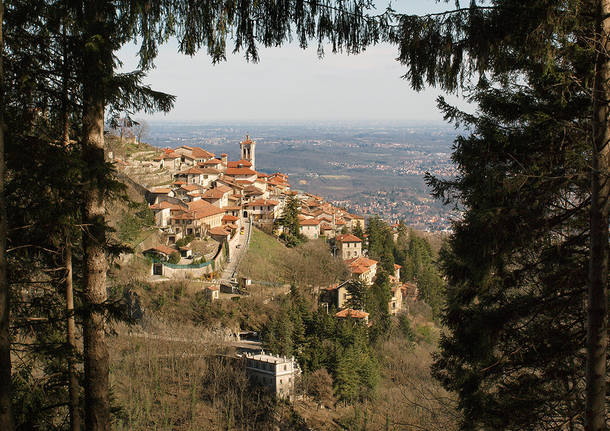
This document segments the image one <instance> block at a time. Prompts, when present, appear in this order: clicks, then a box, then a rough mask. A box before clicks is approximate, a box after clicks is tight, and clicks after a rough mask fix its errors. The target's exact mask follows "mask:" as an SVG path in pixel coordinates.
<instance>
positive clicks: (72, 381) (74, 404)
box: [65, 233, 81, 431]
mask: <svg viewBox="0 0 610 431" xmlns="http://www.w3.org/2000/svg"><path fill="white" fill-rule="evenodd" d="M65 253H66V256H65V259H66V313H67V316H68V318H67V322H66V326H67V328H66V329H67V340H68V345H69V346H70V355H69V356H68V391H69V395H70V400H69V403H68V404H69V410H70V429H71V430H72V431H80V429H81V418H80V409H79V392H80V391H79V384H78V374H77V371H76V359H75V355H76V352H77V347H76V325H75V322H74V290H73V288H72V244H71V242H70V235H69V234H68V233H67V234H66V250H65Z"/></svg>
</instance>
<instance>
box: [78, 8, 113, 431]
mask: <svg viewBox="0 0 610 431" xmlns="http://www.w3.org/2000/svg"><path fill="white" fill-rule="evenodd" d="M104 7H105V4H104V2H99V1H94V2H91V1H85V2H84V8H85V26H86V27H85V29H86V30H85V32H86V33H85V41H84V42H85V47H84V48H83V49H84V59H83V76H82V79H83V93H84V94H83V96H84V100H83V157H84V161H85V162H86V164H87V169H86V171H87V172H88V175H89V178H88V179H87V185H86V187H85V190H84V197H83V219H84V220H83V221H84V225H85V226H86V229H85V232H84V234H83V247H84V260H85V274H84V279H85V308H86V312H85V318H84V323H83V339H84V348H85V349H84V363H85V426H86V429H87V430H88V431H102V430H103V431H106V430H109V429H110V403H109V383H108V369H109V368H108V367H109V364H108V362H109V359H108V348H107V346H106V340H105V319H104V313H103V305H104V303H105V301H106V270H107V268H108V264H107V262H106V249H105V242H106V231H105V223H104V222H105V220H104V217H105V208H104V190H103V189H102V187H103V186H102V184H103V183H104V181H103V176H104V175H105V173H104V172H103V171H104V169H103V165H104V105H105V98H104V96H105V94H104V85H105V84H104V83H105V82H107V78H108V76H109V75H108V74H109V73H110V74H111V73H112V58H111V55H112V51H111V48H110V47H109V42H108V37H107V34H106V31H107V27H106V26H105V14H104V13H105V9H104ZM108 70H110V72H108Z"/></svg>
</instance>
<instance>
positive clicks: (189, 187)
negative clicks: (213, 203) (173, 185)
mask: <svg viewBox="0 0 610 431" xmlns="http://www.w3.org/2000/svg"><path fill="white" fill-rule="evenodd" d="M180 188H181V189H183V190H186V191H187V192H193V191H195V190H201V186H200V185H198V184H184V185H182V186H180Z"/></svg>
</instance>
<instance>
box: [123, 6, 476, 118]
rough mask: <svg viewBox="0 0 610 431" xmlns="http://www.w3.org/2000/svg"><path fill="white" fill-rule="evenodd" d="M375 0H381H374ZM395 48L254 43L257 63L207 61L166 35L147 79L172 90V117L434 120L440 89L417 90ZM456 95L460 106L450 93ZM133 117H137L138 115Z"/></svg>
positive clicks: (128, 50)
mask: <svg viewBox="0 0 610 431" xmlns="http://www.w3.org/2000/svg"><path fill="white" fill-rule="evenodd" d="M377 4H378V5H379V4H381V2H377ZM393 6H394V8H395V9H397V10H400V11H407V10H408V11H413V13H422V12H428V11H438V10H442V9H447V8H449V7H451V6H453V2H451V4H450V5H447V4H444V3H441V4H440V5H439V4H436V2H435V0H400V1H397V2H393ZM136 52H137V47H136V46H135V45H128V46H125V47H124V48H123V49H122V50H121V51H120V53H119V58H120V59H121V60H122V61H123V63H124V70H132V69H135V68H136V67H137V59H136V57H135V54H136ZM396 57H397V48H396V47H395V46H390V45H379V46H375V47H371V48H369V49H367V50H366V51H365V52H363V53H361V54H359V55H351V56H348V55H345V54H337V55H334V54H332V53H330V51H329V52H328V53H327V54H326V56H325V57H324V58H323V59H318V57H317V55H316V46H315V43H314V45H313V46H311V47H309V48H308V49H306V50H301V49H299V48H298V47H297V46H292V45H288V46H284V47H281V48H269V49H263V48H261V50H260V62H259V63H256V64H253V63H248V62H246V60H245V59H244V57H243V55H242V54H236V55H228V56H227V61H226V62H224V63H220V64H217V65H212V64H211V61H210V58H209V57H208V56H207V55H205V53H204V52H202V53H201V54H199V55H197V56H195V57H192V58H190V57H187V56H185V55H182V54H179V53H177V44H176V42H175V41H170V42H169V43H168V44H166V45H164V46H162V47H161V49H160V50H159V56H158V58H157V59H156V61H155V64H156V68H155V69H154V70H152V71H150V72H149V74H148V78H147V80H146V83H147V84H149V85H150V86H151V87H152V88H153V89H155V90H159V91H164V92H166V93H170V94H173V95H175V96H177V100H176V104H175V106H174V109H173V110H172V111H171V112H170V113H169V114H167V115H164V114H155V115H153V116H152V117H144V118H150V119H154V120H161V119H167V120H171V121H268V122H273V121H319V120H327V121H328V120H330V121H332V120H357V121H359V120H392V121H396V120H399V121H408V122H411V121H434V122H436V121H441V120H442V117H441V115H440V113H439V111H438V109H437V108H436V102H435V99H436V97H437V96H438V95H439V94H440V92H439V91H437V90H434V89H428V90H425V91H422V92H420V93H417V92H415V91H413V90H411V89H410V86H409V84H408V83H407V81H405V80H402V79H401V78H400V77H401V75H403V74H404V73H405V69H404V68H403V67H402V66H401V65H400V64H399V63H398V62H397V61H396V60H395V58H396ZM449 100H451V101H457V102H458V103H459V104H460V105H462V106H465V105H464V104H463V103H461V102H460V101H459V100H458V99H457V98H455V97H450V98H449ZM140 117H143V116H142V115H140Z"/></svg>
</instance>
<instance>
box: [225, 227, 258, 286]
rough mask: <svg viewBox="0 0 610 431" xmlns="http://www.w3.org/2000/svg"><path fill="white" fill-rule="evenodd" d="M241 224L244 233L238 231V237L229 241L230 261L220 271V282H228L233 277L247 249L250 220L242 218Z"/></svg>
mask: <svg viewBox="0 0 610 431" xmlns="http://www.w3.org/2000/svg"><path fill="white" fill-rule="evenodd" d="M242 226H243V227H244V234H243V235H242V234H240V233H238V234H237V236H238V239H237V240H236V241H233V242H232V243H229V256H230V258H231V262H229V263H228V264H227V266H225V268H224V270H223V271H222V275H221V277H220V281H221V282H226V283H228V282H230V281H231V279H232V278H233V277H235V274H236V273H237V269H238V268H239V264H240V263H241V260H242V259H243V257H244V256H245V254H246V251H247V250H248V243H249V239H250V231H251V229H252V222H251V221H250V220H247V219H242Z"/></svg>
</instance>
